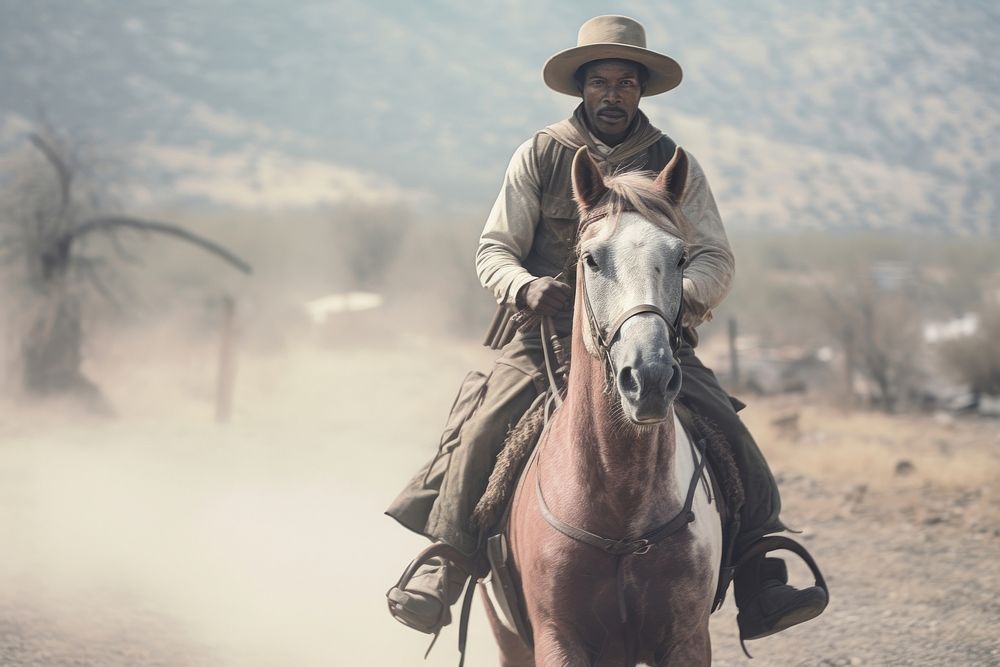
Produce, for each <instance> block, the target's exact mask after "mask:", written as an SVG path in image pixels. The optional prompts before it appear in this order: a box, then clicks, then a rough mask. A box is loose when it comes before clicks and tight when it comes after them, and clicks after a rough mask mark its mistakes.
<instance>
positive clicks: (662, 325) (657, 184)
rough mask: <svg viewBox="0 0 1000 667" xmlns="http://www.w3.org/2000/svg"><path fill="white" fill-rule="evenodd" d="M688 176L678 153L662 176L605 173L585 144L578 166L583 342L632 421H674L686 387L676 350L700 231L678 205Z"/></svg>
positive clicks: (579, 302) (682, 155) (685, 163)
mask: <svg viewBox="0 0 1000 667" xmlns="http://www.w3.org/2000/svg"><path fill="white" fill-rule="evenodd" d="M687 172H688V159H687V156H686V155H685V153H684V151H683V150H681V149H680V148H679V147H678V148H677V150H676V151H675V153H674V156H673V158H672V159H671V160H670V162H669V164H667V166H666V167H664V168H663V171H661V172H660V173H659V174H658V175H657V174H653V173H649V172H624V173H619V174H614V175H611V176H605V175H604V174H603V173H602V172H601V170H600V168H599V167H598V166H597V164H596V163H595V162H594V160H593V158H592V157H591V156H590V153H589V152H588V151H587V149H586V148H585V147H584V148H581V149H580V150H579V151H578V152H577V154H576V157H575V159H574V161H573V192H574V196H575V198H576V202H577V205H578V207H579V210H580V229H579V233H578V238H579V245H578V248H577V253H578V265H577V306H578V308H577V313H578V322H579V323H580V325H581V327H582V336H583V342H584V345H585V347H586V349H587V351H588V352H589V353H590V354H591V355H593V356H594V357H596V358H599V359H601V360H602V363H603V365H604V368H605V371H606V378H607V380H606V386H607V389H608V390H609V391H617V393H618V397H619V399H620V402H621V407H622V411H623V413H624V415H625V416H626V417H628V419H629V420H630V421H631V422H633V423H635V424H640V425H644V424H656V423H660V422H662V421H664V420H665V419H667V418H668V417H669V416H670V414H671V411H670V407H671V404H672V403H673V400H674V398H675V397H676V396H677V392H678V391H679V390H680V386H681V368H680V364H679V363H678V362H677V359H676V354H677V350H678V348H679V346H680V342H681V338H680V329H681V320H682V317H683V278H684V264H685V262H686V259H687V256H686V243H685V239H686V238H689V236H690V229H691V227H690V225H689V223H688V222H687V221H686V219H685V218H684V216H683V214H682V213H681V211H680V208H679V206H678V203H679V202H680V199H681V196H682V195H683V191H684V185H685V182H686V180H687ZM581 307H582V308H581ZM581 310H582V313H581Z"/></svg>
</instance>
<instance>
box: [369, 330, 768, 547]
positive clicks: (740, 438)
mask: <svg viewBox="0 0 1000 667" xmlns="http://www.w3.org/2000/svg"><path fill="white" fill-rule="evenodd" d="M567 346H568V343H567ZM677 361H678V363H680V365H681V371H682V373H683V382H682V383H681V391H680V394H679V396H678V400H680V401H681V402H682V403H684V405H685V406H686V407H688V408H689V409H690V410H692V411H694V412H697V413H698V414H700V415H701V416H703V417H705V418H706V419H708V420H710V421H712V422H714V423H715V424H717V425H718V426H719V428H720V429H721V430H722V431H723V433H724V434H725V436H726V438H727V439H728V440H729V442H730V443H732V449H733V454H734V458H735V460H736V465H737V467H738V468H739V472H740V478H741V480H742V482H743V489H744V497H745V502H744V506H743V509H742V511H741V515H740V519H741V522H740V534H739V536H738V538H737V542H736V545H735V552H736V555H738V554H739V553H740V552H741V551H742V550H743V549H745V548H746V547H747V546H749V545H750V544H752V543H753V542H755V541H756V540H757V539H759V538H760V537H762V536H764V535H766V534H768V533H774V532H778V531H781V530H783V529H784V526H783V525H782V524H781V521H780V520H779V518H778V514H779V513H780V511H781V497H780V496H779V494H778V487H777V484H776V483H775V481H774V477H773V475H772V474H771V470H770V468H769V467H768V465H767V461H766V460H764V455H763V454H762V453H761V451H760V449H759V448H758V447H757V443H756V442H754V439H753V437H752V436H751V435H750V432H749V431H748V430H747V428H746V426H744V425H743V421H742V420H741V419H740V417H739V415H737V414H736V411H735V409H734V408H733V405H732V403H731V402H730V400H729V395H728V394H726V392H725V391H724V390H723V389H722V387H721V386H720V385H719V381H718V380H717V379H716V377H715V374H714V373H713V372H712V371H711V370H709V369H708V368H706V367H705V366H704V364H702V363H701V361H699V360H698V358H697V356H695V352H694V349H693V348H692V347H691V346H689V345H687V344H686V343H685V344H683V345H682V346H681V349H680V350H679V351H678V353H677ZM545 385H546V383H545V366H544V360H543V357H542V349H541V341H540V339H539V338H537V336H534V337H533V336H528V337H525V336H521V335H520V334H519V335H518V336H517V337H515V338H514V340H513V341H512V342H510V343H509V344H508V345H507V346H506V347H504V349H503V352H502V354H501V356H500V357H499V358H498V359H497V361H496V363H494V365H493V370H492V372H491V373H490V376H489V380H488V383H487V388H486V392H485V394H484V395H483V400H482V403H481V404H480V406H479V409H478V410H476V412H475V414H473V416H472V417H471V418H470V419H469V420H468V421H467V422H466V423H465V426H464V427H463V428H462V433H461V439H460V443H459V445H458V446H457V447H455V448H454V450H452V451H451V452H449V453H446V454H445V455H444V456H437V457H435V459H434V460H432V461H431V462H430V463H428V464H427V465H426V466H424V468H423V469H422V470H421V471H420V472H419V473H418V474H417V475H416V476H415V477H414V478H413V480H412V481H411V482H410V484H409V485H408V486H407V488H406V489H404V490H403V492H402V493H401V494H400V495H399V497H397V498H396V500H395V501H394V502H393V504H392V506H390V507H389V509H388V510H387V512H386V513H387V514H389V515H390V516H392V517H393V518H395V519H396V520H398V521H399V522H400V523H402V524H403V525H404V526H406V527H408V528H410V529H411V530H414V531H416V532H418V533H421V534H423V535H426V536H427V537H429V538H431V539H435V540H441V541H444V542H447V543H448V544H451V545H452V546H454V547H456V548H458V549H460V550H462V551H464V552H465V553H469V554H471V553H472V552H473V551H475V549H476V547H477V543H478V535H476V534H475V532H474V530H473V529H472V527H471V526H470V519H471V517H472V511H473V509H475V506H476V503H477V502H478V501H479V498H480V497H481V496H482V494H483V492H484V491H485V489H486V484H487V482H488V481H489V477H490V473H492V471H493V465H494V462H495V461H496V457H497V455H498V454H499V453H500V450H501V449H502V447H503V444H504V440H505V438H506V437H507V433H508V432H509V431H510V429H511V428H513V426H514V425H515V424H517V422H518V420H519V419H520V418H521V417H522V416H523V415H524V413H525V412H526V411H527V410H528V408H529V407H530V406H531V403H532V402H533V401H534V400H535V398H536V397H537V396H538V395H539V393H540V392H542V391H544V388H545Z"/></svg>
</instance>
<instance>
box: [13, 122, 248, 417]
mask: <svg viewBox="0 0 1000 667" xmlns="http://www.w3.org/2000/svg"><path fill="white" fill-rule="evenodd" d="M28 139H29V141H30V142H31V144H32V145H33V146H34V147H35V148H36V149H37V150H38V152H39V153H40V154H41V155H42V156H43V157H44V166H45V167H47V168H48V173H47V172H46V171H43V170H39V169H38V166H39V165H37V164H35V165H31V166H30V167H28V168H25V169H23V170H19V171H20V173H19V174H18V175H17V176H16V177H15V178H14V179H13V180H12V182H11V183H9V185H10V187H9V189H8V190H9V191H8V192H7V193H6V194H7V196H6V197H5V201H4V202H3V206H2V209H0V216H2V217H0V268H2V269H4V276H5V278H6V279H7V280H8V281H9V282H12V283H13V286H14V287H15V288H16V289H17V291H18V292H19V294H18V298H17V299H16V302H17V305H16V312H15V318H16V320H17V321H18V322H19V323H20V327H19V330H18V331H17V334H16V335H17V338H18V339H19V347H20V357H21V362H22V366H23V368H22V383H23V387H24V389H25V390H26V391H28V392H29V393H32V394H52V393H81V394H84V395H86V396H90V397H92V398H93V397H99V396H100V392H99V391H98V389H97V387H96V386H95V385H94V384H93V383H92V382H91V381H90V380H89V379H87V378H86V377H85V376H84V375H83V373H82V371H81V363H82V358H83V342H84V340H83V339H84V335H83V319H84V318H83V311H84V309H85V308H86V303H87V302H88V298H89V297H90V296H92V295H93V294H97V295H99V296H100V297H102V298H106V299H114V293H113V288H112V287H111V285H112V283H113V280H112V279H111V278H112V277H113V275H114V272H115V268H116V265H120V263H121V260H124V259H127V258H128V256H129V255H128V253H127V252H126V251H125V249H124V246H123V244H122V239H121V233H122V232H124V231H126V230H136V231H139V232H142V233H144V234H157V235H160V236H164V235H166V236H172V237H174V238H177V239H180V240H182V241H185V242H187V243H191V244H194V245H195V246H197V247H200V248H202V249H203V250H205V251H207V252H209V253H211V254H213V255H215V256H216V257H217V258H219V259H221V260H223V261H224V262H226V263H228V264H229V265H231V266H233V267H234V268H236V269H237V270H239V271H242V272H244V273H250V272H251V268H250V266H249V265H248V264H247V263H246V262H244V261H243V260H241V259H240V258H239V257H237V256H236V255H234V254H233V253H231V252H230V251H228V250H227V249H225V248H223V247H222V246H220V245H218V244H216V243H214V242H212V241H210V240H208V239H205V238H202V237H201V236H198V235H197V234H194V233H193V232H190V231H188V230H186V229H184V228H183V227H179V226H178V225H174V224H171V223H166V222H159V221H154V220H143V219H139V218H134V217H130V216H125V215H117V214H107V213H102V212H101V211H100V210H99V209H98V204H99V202H100V197H97V196H94V193H93V192H92V191H91V192H86V191H85V190H86V188H85V187H81V186H79V185H78V183H79V181H80V180H81V179H80V175H81V174H82V173H83V171H84V167H83V165H81V164H80V163H79V161H78V159H77V156H76V155H74V152H73V151H72V150H71V149H70V147H69V145H68V143H67V142H65V141H61V140H60V139H59V138H58V137H57V136H56V135H55V133H54V132H52V131H51V130H47V131H44V132H36V133H32V134H30V135H29V137H28ZM96 237H103V238H105V239H108V240H109V241H110V242H111V244H112V246H113V247H114V248H115V249H116V251H117V252H116V255H115V256H114V257H108V256H101V255H92V254H88V253H86V252H85V251H84V247H85V244H86V242H87V241H88V240H89V239H92V238H96Z"/></svg>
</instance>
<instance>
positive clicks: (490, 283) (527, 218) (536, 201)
mask: <svg viewBox="0 0 1000 667" xmlns="http://www.w3.org/2000/svg"><path fill="white" fill-rule="evenodd" d="M540 215H541V186H540V184H539V178H538V165H537V160H536V155H535V152H534V140H532V139H529V140H528V141H526V142H524V143H523V144H521V146H520V147H519V148H518V149H517V150H516V151H515V152H514V157H512V158H511V160H510V165H509V166H508V167H507V173H506V174H505V175H504V179H503V185H502V186H501V187H500V194H499V195H498V196H497V200H496V203H494V204H493V210H491V211H490V215H489V217H488V218H487V219H486V226H485V227H484V228H483V233H482V235H481V236H480V238H479V248H478V250H477V251H476V272H477V273H478V274H479V281H480V282H481V283H482V284H483V287H485V288H486V289H488V290H490V291H491V292H493V295H494V296H495V297H496V300H497V303H501V304H510V305H513V304H514V299H515V298H516V297H517V292H518V290H519V289H521V287H522V286H524V285H526V284H528V283H529V282H531V281H532V280H534V279H535V276H533V275H531V274H530V273H529V272H528V271H527V270H526V269H525V268H524V267H523V266H522V265H521V262H522V261H524V258H525V257H527V256H528V252H529V251H530V250H531V245H532V243H533V242H534V239H535V229H536V227H537V226H538V219H539V216H540Z"/></svg>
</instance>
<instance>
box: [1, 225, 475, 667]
mask: <svg viewBox="0 0 1000 667" xmlns="http://www.w3.org/2000/svg"><path fill="white" fill-rule="evenodd" d="M271 222H272V221H268V220H263V221H260V222H259V224H255V223H254V222H253V221H250V222H247V221H245V220H244V221H241V222H237V221H227V220H216V221H213V220H207V221H205V220H203V221H201V222H200V223H199V228H200V229H202V230H203V231H204V233H206V234H211V235H214V238H221V239H222V240H224V241H225V242H226V243H227V244H228V245H229V246H230V247H233V248H235V249H236V251H237V252H240V253H241V254H243V255H244V256H245V257H247V258H248V260H249V261H250V262H251V263H252V264H254V267H255V275H254V276H253V277H252V278H250V279H245V278H242V277H234V276H233V275H230V274H227V273H225V269H224V268H217V267H214V265H213V263H212V262H209V261H206V260H205V259H204V258H203V257H201V256H198V255H197V253H196V252H194V251H191V250H188V249H186V248H182V247H176V246H171V245H170V244H169V243H156V244H155V245H153V246H152V248H151V249H152V252H148V250H150V248H149V247H147V248H146V249H147V252H146V253H145V257H144V262H143V264H142V266H141V267H140V268H136V267H131V268H130V267H124V268H123V269H122V273H121V274H120V275H121V276H122V277H121V280H122V282H123V283H124V284H125V286H126V287H127V290H125V292H126V294H125V298H124V306H123V307H119V308H118V309H114V308H111V307H110V306H108V305H106V304H105V305H101V304H98V305H96V306H95V307H94V309H92V310H91V311H89V315H88V318H87V320H86V325H87V326H86V331H87V336H86V345H85V355H84V364H83V368H82V370H83V373H84V375H85V376H86V377H87V378H89V379H90V380H91V381H92V382H93V383H94V384H95V385H96V386H97V387H99V388H100V390H101V392H102V393H103V395H104V401H105V402H106V404H107V406H109V407H110V408H111V409H112V410H113V413H114V414H113V415H111V416H107V415H100V414H94V413H93V412H92V411H91V410H89V409H88V408H87V407H86V405H85V403H84V402H82V401H79V400H77V399H75V398H73V397H63V398H49V399H45V400H40V401H39V400H28V398H27V397H25V396H24V395H23V394H21V392H19V391H17V389H16V385H17V379H18V376H17V372H18V369H17V365H16V363H14V362H16V354H15V353H16V347H15V346H14V344H13V343H10V344H9V345H8V347H7V353H8V354H7V356H8V362H11V363H9V364H8V368H9V369H10V370H9V373H8V375H7V378H6V382H5V384H6V385H8V390H7V391H6V392H5V393H4V395H3V397H2V398H0V527H2V534H3V547H2V550H0V591H3V594H2V595H0V664H4V665H8V664H9V665H47V666H56V665H101V666H116V665H138V664H142V665H161V664H162V665H369V664H370V665H403V664H415V663H417V662H418V661H419V660H420V658H421V657H422V655H423V651H424V649H425V648H426V644H427V641H428V639H429V638H427V637H425V636H424V635H417V634H415V633H413V632H412V631H409V630H407V629H406V628H404V627H402V626H400V625H399V624H398V623H396V622H395V621H393V620H392V619H391V618H390V617H389V615H388V614H387V612H386V610H385V602H384V593H385V590H386V589H388V587H389V586H390V585H391V584H392V583H393V582H394V581H395V579H396V578H397V577H398V576H399V574H400V572H401V571H402V569H403V568H404V567H405V565H406V564H407V562H408V561H409V559H410V558H412V557H413V555H415V554H416V552H417V551H418V550H419V549H420V548H421V547H422V546H423V540H422V538H419V537H416V536H413V535H410V534H408V533H407V532H406V531H405V530H403V529H402V528H400V527H398V526H397V525H396V524H395V523H394V522H393V521H392V520H391V519H389V518H387V517H385V516H383V515H382V511H383V510H384V508H385V507H386V506H387V505H388V503H389V501H390V500H391V499H392V498H393V497H394V495H395V494H396V492H397V491H398V490H399V489H400V488H402V486H403V485H404V484H405V482H406V481H407V480H408V478H409V476H410V475H412V474H413V473H414V472H415V471H416V469H417V468H418V467H419V466H420V465H421V464H422V463H423V462H424V460H425V459H426V458H428V457H430V456H431V455H433V453H434V450H435V447H436V444H437V438H438V436H439V430H440V428H441V426H442V423H443V420H444V417H445V416H446V412H447V409H448V406H449V405H450V403H451V400H452V398H453V393H454V391H456V389H457V386H458V383H459V381H460V380H461V378H462V376H463V375H464V373H465V372H466V371H467V370H468V369H469V368H472V367H477V366H479V367H483V366H486V365H487V364H488V363H489V355H488V354H484V352H482V351H481V350H480V348H478V346H476V345H474V344H472V343H470V342H468V341H467V340H465V339H462V338H460V337H456V336H454V335H450V334H449V333H448V328H449V326H450V324H449V320H448V319H447V317H433V316H430V317H428V318H425V320H429V321H430V322H431V324H428V323H427V321H424V322H423V324H422V325H421V326H419V327H415V326H413V324H412V323H413V321H414V317H415V316H414V312H415V311H419V310H421V309H423V310H424V311H425V312H427V313H434V312H435V308H436V306H435V303H434V302H433V301H432V300H431V299H428V298H424V299H420V298H415V297H413V296H412V295H411V294H408V293H406V292H402V291H399V290H397V291H396V292H395V293H391V294H387V295H386V299H385V302H384V306H383V307H382V308H381V309H379V310H377V311H369V312H360V313H348V314H340V315H331V316H330V317H329V318H328V320H327V321H326V322H324V323H314V322H312V321H310V319H309V317H308V314H307V313H306V312H305V311H304V310H303V303H304V302H305V301H306V300H308V299H315V298H317V297H321V296H323V295H325V294H329V293H332V292H336V291H338V288H339V290H340V291H343V290H344V286H345V285H350V280H349V277H345V276H344V274H343V273H342V272H338V268H337V267H338V264H343V263H342V262H340V261H339V259H340V258H341V255H339V254H338V250H337V247H336V245H335V243H334V241H335V240H336V238H337V237H336V233H335V231H331V230H330V224H329V222H326V221H323V220H318V221H313V222H310V221H299V222H298V223H297V224H290V225H288V226H286V227H285V228H284V229H283V231H282V233H280V234H279V233H275V232H274V231H268V230H269V229H272V230H273V227H271V226H270V224H271ZM279 240H280V243H279V242H278V241H279ZM142 242H143V240H142V239H138V240H137V241H136V243H137V244H138V246H139V247H140V248H142V247H143V245H142ZM403 251H406V250H405V248H404V249H403ZM465 254H466V255H469V254H470V253H468V252H466V253H465ZM437 266H438V268H439V269H440V267H441V266H442V263H441V262H440V261H439V262H437ZM470 273H471V272H470ZM439 278H440V276H437V277H435V276H434V275H433V274H430V278H429V280H431V281H433V280H438V279H439ZM469 280H470V281H474V276H471V275H470V276H469ZM415 282H417V281H413V280H411V281H410V284H409V288H410V289H424V290H427V291H430V292H435V291H436V292H437V293H438V294H439V295H440V294H441V291H440V290H439V289H438V288H436V287H435V288H433V289H429V288H428V287H427V283H426V282H425V283H423V287H422V288H421V287H420V286H418V285H415V284H414V283H415ZM379 287H380V286H377V285H376V286H368V287H367V288H368V289H369V290H372V291H374V292H380V291H381V290H380V289H379ZM355 289H357V287H355ZM224 294H227V295H230V296H232V297H234V298H235V300H236V303H237V315H236V330H237V343H236V349H237V369H236V382H235V391H234V397H233V412H232V417H231V419H230V421H229V423H226V424H219V423H216V421H215V418H214V415H215V401H216V392H217V386H216V382H217V366H218V363H219V352H220V345H221V339H222V311H221V308H220V306H219V303H220V298H221V296H222V295H224ZM479 296H480V297H481V298H483V299H484V300H486V301H488V298H486V297H485V295H479ZM487 305H488V304H487ZM9 323H10V321H9V320H8V324H9ZM7 328H8V329H12V328H13V327H7ZM8 333H10V332H9V331H8ZM477 613H478V612H477ZM454 641H455V639H454V637H453V636H452V635H451V634H449V635H448V636H445V637H442V638H441V642H440V644H439V646H438V648H437V649H436V650H435V652H434V653H433V655H432V656H431V660H430V661H429V663H428V664H431V665H434V664H440V665H451V664H454V660H455V657H456V656H455V653H454ZM471 644H472V654H471V655H470V664H489V663H491V662H493V660H492V659H490V658H489V657H488V656H491V655H492V653H491V652H492V651H493V648H492V641H491V639H490V638H489V636H488V631H487V629H486V627H485V624H484V623H483V622H481V621H477V622H476V624H475V626H474V628H473V637H472V641H471ZM477 656H478V657H477ZM484 656H487V657H484ZM483 660H485V661H486V662H485V663H483V662H482V661H483Z"/></svg>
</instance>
